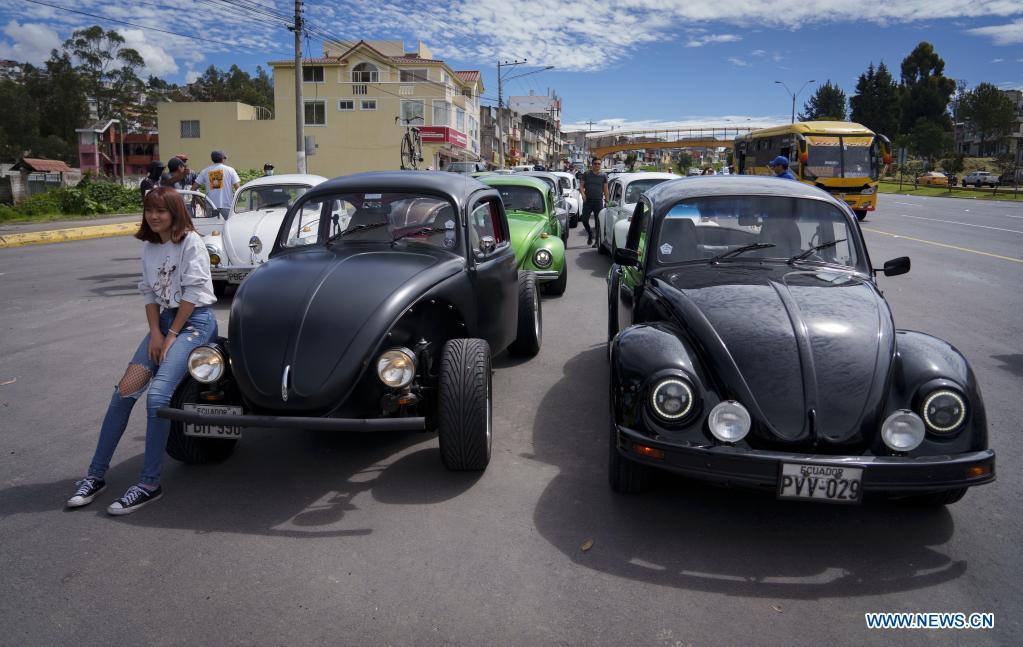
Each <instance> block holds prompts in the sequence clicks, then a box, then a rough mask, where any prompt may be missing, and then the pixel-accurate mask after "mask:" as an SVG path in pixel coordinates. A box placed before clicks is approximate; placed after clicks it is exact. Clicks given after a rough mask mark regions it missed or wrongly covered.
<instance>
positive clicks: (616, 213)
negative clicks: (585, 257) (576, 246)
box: [597, 172, 679, 254]
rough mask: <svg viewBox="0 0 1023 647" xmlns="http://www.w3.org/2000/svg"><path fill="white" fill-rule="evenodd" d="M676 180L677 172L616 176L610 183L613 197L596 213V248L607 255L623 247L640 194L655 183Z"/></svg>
mask: <svg viewBox="0 0 1023 647" xmlns="http://www.w3.org/2000/svg"><path fill="white" fill-rule="evenodd" d="M677 179H679V176H678V175H675V174H674V173H648V172H642V173H622V174H621V175H617V176H615V178H614V179H613V180H612V181H611V183H610V186H608V192H609V194H610V198H609V199H608V201H607V206H605V207H604V208H603V209H601V210H600V213H598V214H597V251H598V252H600V253H601V254H607V253H611V252H613V251H614V250H615V248H617V247H623V246H624V245H625V237H626V235H627V234H628V233H629V221H630V220H631V218H632V212H633V211H635V210H636V203H638V202H639V196H641V195H643V192H644V191H646V190H647V189H649V188H650V187H652V186H656V185H658V184H660V183H661V182H667V181H668V180H677Z"/></svg>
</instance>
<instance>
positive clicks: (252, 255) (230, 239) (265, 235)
mask: <svg viewBox="0 0 1023 647" xmlns="http://www.w3.org/2000/svg"><path fill="white" fill-rule="evenodd" d="M326 180H327V178H325V177H322V176H320V175H309V174H285V175H268V176H264V177H258V178H256V179H255V180H251V181H249V182H246V183H245V184H243V185H242V186H241V188H239V189H238V192H237V193H236V194H235V197H234V204H233V205H231V214H230V216H229V217H228V219H227V221H226V222H225V223H224V226H223V227H222V231H221V232H220V233H213V234H211V235H209V236H206V237H204V238H203V242H205V243H206V250H207V251H208V252H209V253H210V274H211V275H212V278H213V291H214V292H215V293H216V294H217V296H221V295H223V294H224V292H225V290H226V289H227V286H228V285H232V284H233V285H237V284H239V283H241V282H242V281H243V280H245V277H247V276H248V275H249V273H250V272H252V270H254V269H255V268H256V267H257V266H258V265H260V264H262V263H265V262H266V260H267V255H268V254H269V253H270V249H271V247H272V246H273V241H274V239H275V238H277V232H278V230H280V228H281V221H282V220H284V214H285V213H286V212H287V211H288V209H289V208H290V207H291V205H292V204H294V202H295V200H297V199H298V198H300V197H302V195H303V194H305V192H306V191H308V190H309V189H311V188H312V187H314V186H316V185H318V184H320V183H321V182H325V181H326ZM342 217H347V215H342ZM302 234H303V235H305V236H307V237H312V238H315V237H316V231H315V230H313V229H309V230H307V231H305V232H302Z"/></svg>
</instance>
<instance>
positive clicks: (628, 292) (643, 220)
mask: <svg viewBox="0 0 1023 647" xmlns="http://www.w3.org/2000/svg"><path fill="white" fill-rule="evenodd" d="M649 229H650V205H649V203H647V202H646V200H645V199H640V201H639V203H637V204H636V211H635V212H634V213H633V214H632V222H631V224H630V226H629V237H628V238H627V239H626V241H625V246H626V248H627V249H634V250H636V253H637V255H638V256H639V264H638V265H637V266H636V267H624V266H623V267H622V268H621V273H620V277H619V280H618V330H625V328H627V327H629V326H631V325H632V324H633V323H635V316H634V313H635V308H636V301H637V300H638V299H639V298H640V295H641V291H642V286H643V278H644V275H645V272H644V267H645V266H646V251H647V249H646V248H647V239H648V238H649V236H650V232H649Z"/></svg>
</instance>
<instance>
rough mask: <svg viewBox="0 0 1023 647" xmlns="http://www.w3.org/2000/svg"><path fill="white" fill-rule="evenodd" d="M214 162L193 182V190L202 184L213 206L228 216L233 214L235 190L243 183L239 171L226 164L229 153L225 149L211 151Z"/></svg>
mask: <svg viewBox="0 0 1023 647" xmlns="http://www.w3.org/2000/svg"><path fill="white" fill-rule="evenodd" d="M210 159H211V160H212V161H213V164H211V165H209V166H207V167H206V168H204V169H203V170H202V171H200V172H199V175H198V176H196V178H195V182H193V183H192V190H193V191H194V190H196V189H198V188H199V187H200V186H202V187H203V188H204V189H205V191H206V197H208V198H209V199H210V202H212V203H213V206H214V207H216V208H217V209H219V210H220V213H221V215H223V216H224V217H225V218H227V217H228V216H229V215H231V205H232V204H233V203H234V192H235V191H237V190H238V187H240V186H241V185H242V181H241V178H239V177H238V172H237V171H235V170H234V169H233V168H231V167H230V166H228V165H227V164H224V161H225V160H227V153H225V152H224V151H213V152H212V153H210Z"/></svg>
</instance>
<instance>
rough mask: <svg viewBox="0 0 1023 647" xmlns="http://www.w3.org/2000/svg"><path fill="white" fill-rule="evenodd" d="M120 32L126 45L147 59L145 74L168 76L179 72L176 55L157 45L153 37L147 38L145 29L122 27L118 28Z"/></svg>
mask: <svg viewBox="0 0 1023 647" xmlns="http://www.w3.org/2000/svg"><path fill="white" fill-rule="evenodd" d="M118 33H120V34H121V36H123V37H124V46H125V47H130V48H132V49H134V50H135V51H137V52H138V53H139V55H140V56H142V58H143V60H145V62H146V66H145V67H144V68H143V69H142V71H143V73H144V74H145V75H150V74H152V75H154V76H167V75H169V74H176V73H177V71H178V64H177V62H175V60H174V57H173V56H171V55H170V54H169V53H168V52H167V50H165V49H164V48H162V47H160V46H159V45H156V44H155V43H154V42H153V41H152V39H150V38H147V35H146V33H145V32H144V31H142V30H141V29H121V30H118Z"/></svg>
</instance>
